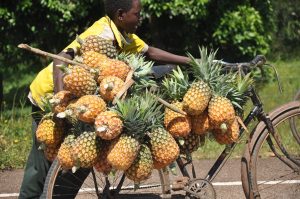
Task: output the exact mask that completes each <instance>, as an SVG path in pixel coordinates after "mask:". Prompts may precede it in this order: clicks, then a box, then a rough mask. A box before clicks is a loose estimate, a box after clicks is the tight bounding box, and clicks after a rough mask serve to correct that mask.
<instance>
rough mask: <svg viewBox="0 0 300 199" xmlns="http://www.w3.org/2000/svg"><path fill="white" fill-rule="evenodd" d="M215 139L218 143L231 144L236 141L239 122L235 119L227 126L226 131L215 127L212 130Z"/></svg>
mask: <svg viewBox="0 0 300 199" xmlns="http://www.w3.org/2000/svg"><path fill="white" fill-rule="evenodd" d="M213 135H214V137H215V140H216V141H217V142H218V143H219V144H232V143H233V142H236V141H237V140H238V138H239V124H238V121H237V120H234V122H233V123H232V124H231V125H230V126H229V128H228V130H227V131H225V132H224V131H223V130H221V129H216V130H214V132H213Z"/></svg>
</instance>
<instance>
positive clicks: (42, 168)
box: [19, 106, 90, 199]
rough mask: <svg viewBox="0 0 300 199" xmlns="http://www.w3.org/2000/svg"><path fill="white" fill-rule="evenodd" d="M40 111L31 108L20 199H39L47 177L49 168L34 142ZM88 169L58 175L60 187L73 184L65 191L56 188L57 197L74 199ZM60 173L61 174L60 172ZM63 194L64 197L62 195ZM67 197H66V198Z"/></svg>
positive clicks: (42, 153) (49, 164) (36, 143)
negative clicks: (26, 157)
mask: <svg viewBox="0 0 300 199" xmlns="http://www.w3.org/2000/svg"><path fill="white" fill-rule="evenodd" d="M40 112H41V109H39V108H38V107H36V106H32V140H33V142H32V148H31V151H30V153H29V156H28V159H27V163H26V167H25V171H24V177H23V182H22V185H21V188H20V194H19V198H20V199H27V198H28V199H29V198H40V196H41V195H42V193H43V188H44V183H45V179H46V177H47V173H48V170H49V168H50V166H51V162H49V161H48V160H47V159H46V157H45V155H44V152H43V150H38V147H39V143H38V142H37V140H36V136H35V132H36V130H37V126H38V124H39V122H40V120H41V118H42V115H41V114H39V113H40ZM89 171H90V170H89V169H79V170H78V171H77V172H76V173H75V174H71V173H68V174H59V175H60V177H59V178H58V179H57V181H56V183H58V184H60V185H62V184H65V183H67V182H73V183H72V184H73V185H74V187H75V188H74V187H73V188H72V189H66V188H63V186H61V187H57V188H56V189H55V190H54V191H55V193H57V197H55V198H61V199H67V198H68V199H69V198H75V196H76V195H77V192H78V191H79V188H80V187H81V185H82V183H83V181H84V180H85V178H86V177H87V176H88V174H89ZM60 173H61V172H60ZM64 194H65V195H64ZM66 195H68V197H66Z"/></svg>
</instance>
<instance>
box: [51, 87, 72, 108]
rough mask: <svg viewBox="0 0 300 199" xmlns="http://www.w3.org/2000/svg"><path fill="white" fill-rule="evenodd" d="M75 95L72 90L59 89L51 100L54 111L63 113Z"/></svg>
mask: <svg viewBox="0 0 300 199" xmlns="http://www.w3.org/2000/svg"><path fill="white" fill-rule="evenodd" d="M74 98H75V96H74V95H73V94H72V93H71V92H70V91H65V90H62V91H59V92H58V93H56V94H55V95H54V96H53V97H52V99H50V100H49V102H50V104H51V105H52V112H53V113H61V112H64V111H65V110H66V107H67V106H68V104H69V102H70V101H71V100H73V99H74Z"/></svg>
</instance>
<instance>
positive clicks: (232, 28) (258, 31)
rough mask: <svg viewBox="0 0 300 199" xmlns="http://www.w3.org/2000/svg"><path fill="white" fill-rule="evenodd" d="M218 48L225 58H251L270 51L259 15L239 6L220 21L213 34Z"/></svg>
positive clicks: (249, 8) (250, 8)
mask: <svg viewBox="0 0 300 199" xmlns="http://www.w3.org/2000/svg"><path fill="white" fill-rule="evenodd" d="M213 40H214V42H215V45H216V46H219V47H220V51H221V53H222V54H224V55H225V57H228V58H230V57H232V56H233V55H234V57H242V58H243V59H245V58H251V57H254V56H255V55H257V54H266V53H267V52H268V51H269V44H268V42H269V37H268V35H265V30H264V26H263V22H262V19H261V17H260V15H259V13H258V12H257V11H256V10H255V9H254V8H252V7H249V6H238V7H237V10H234V11H229V12H226V13H225V14H224V16H223V17H222V18H221V19H220V23H219V26H218V28H217V29H216V30H215V32H214V33H213Z"/></svg>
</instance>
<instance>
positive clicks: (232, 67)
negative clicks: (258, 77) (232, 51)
mask: <svg viewBox="0 0 300 199" xmlns="http://www.w3.org/2000/svg"><path fill="white" fill-rule="evenodd" d="M214 62H217V63H219V64H221V65H222V70H223V71H224V72H227V71H237V70H241V69H242V70H243V71H244V72H245V73H248V72H250V71H251V69H252V68H255V67H261V66H263V65H264V64H265V63H266V62H267V59H266V57H265V56H264V55H257V56H256V57H254V59H253V60H251V61H250V62H244V63H229V62H224V61H222V60H214Z"/></svg>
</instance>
